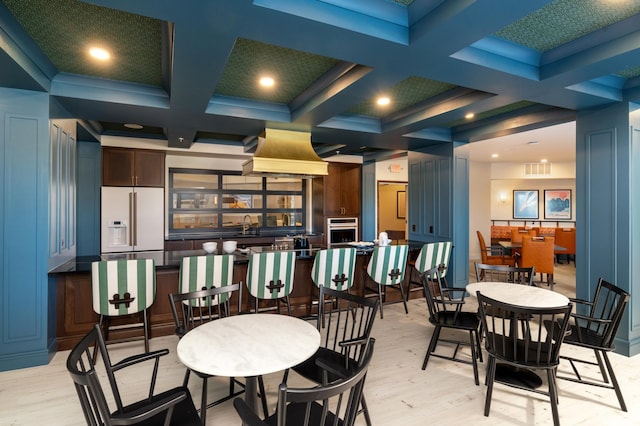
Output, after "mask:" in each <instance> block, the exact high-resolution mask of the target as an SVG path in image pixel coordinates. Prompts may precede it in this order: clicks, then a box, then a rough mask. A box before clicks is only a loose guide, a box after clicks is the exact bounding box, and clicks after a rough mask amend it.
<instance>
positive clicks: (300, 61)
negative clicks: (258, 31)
mask: <svg viewBox="0 0 640 426" xmlns="http://www.w3.org/2000/svg"><path fill="white" fill-rule="evenodd" d="M337 63H338V60H336V59H332V58H327V57H324V56H320V55H313V54H310V53H306V52H300V51H297V50H292V49H287V48H283V47H278V46H273V45H270V44H265V43H260V42H257V41H252V40H247V39H242V38H240V39H238V40H237V41H236V44H235V46H234V47H233V51H232V52H231V55H230V56H229V60H228V61H227V63H226V65H225V68H224V72H223V74H222V77H221V78H220V81H219V82H218V85H217V87H216V90H215V94H216V95H223V96H233V97H237V98H242V99H254V100H259V101H264V102H275V103H282V104H288V103H289V102H291V101H292V100H294V99H295V98H296V97H297V96H298V95H299V94H300V93H302V92H303V91H304V90H305V89H307V88H308V87H309V86H310V85H311V84H312V83H313V82H315V81H316V80H318V79H319V78H320V77H322V76H323V75H324V74H325V73H326V72H327V71H329V70H330V69H331V68H332V67H334V66H335V65H336V64H337ZM265 75H268V76H270V77H272V78H273V79H274V80H275V85H274V86H273V87H271V88H262V87H260V85H259V84H258V80H259V79H260V77H262V76H265Z"/></svg>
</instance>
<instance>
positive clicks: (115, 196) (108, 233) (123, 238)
mask: <svg viewBox="0 0 640 426" xmlns="http://www.w3.org/2000/svg"><path fill="white" fill-rule="evenodd" d="M101 202H102V207H101V218H100V223H101V232H100V241H101V252H102V253H116V252H130V251H150V250H163V249H164V188H140V187H115V186H103V187H102V194H101Z"/></svg>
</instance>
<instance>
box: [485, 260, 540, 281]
mask: <svg viewBox="0 0 640 426" xmlns="http://www.w3.org/2000/svg"><path fill="white" fill-rule="evenodd" d="M474 266H475V269H476V280H477V281H478V282H481V281H485V282H502V283H514V284H522V285H534V284H533V278H534V277H535V267H534V266H531V267H528V268H521V267H517V266H508V265H488V264H486V263H477V262H476V263H475V264H474Z"/></svg>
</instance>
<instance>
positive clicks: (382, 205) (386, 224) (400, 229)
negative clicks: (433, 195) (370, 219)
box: [376, 181, 408, 241]
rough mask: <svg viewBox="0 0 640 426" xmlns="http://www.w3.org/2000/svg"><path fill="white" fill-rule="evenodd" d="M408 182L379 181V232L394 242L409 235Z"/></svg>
mask: <svg viewBox="0 0 640 426" xmlns="http://www.w3.org/2000/svg"><path fill="white" fill-rule="evenodd" d="M407 184H408V183H407V182H389V181H378V231H377V233H376V235H378V234H380V232H387V233H388V234H389V235H388V238H389V239H391V240H394V241H397V240H405V239H406V235H407Z"/></svg>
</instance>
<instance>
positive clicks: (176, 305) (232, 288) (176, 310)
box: [169, 282, 268, 423]
mask: <svg viewBox="0 0 640 426" xmlns="http://www.w3.org/2000/svg"><path fill="white" fill-rule="evenodd" d="M234 297H235V298H236V300H237V307H236V308H235V311H236V313H240V311H241V304H242V282H240V283H236V284H231V285H225V286H222V287H211V288H207V289H204V290H197V291H190V292H187V293H177V294H173V293H172V294H169V303H170V304H171V312H172V313H173V320H174V322H175V325H176V329H175V334H176V335H177V336H178V337H180V338H182V336H184V335H185V334H187V333H188V332H189V330H192V329H194V328H195V327H197V326H200V325H202V324H204V323H207V322H209V321H214V320H216V319H218V318H224V317H227V316H229V315H231V314H232V313H233V312H232V311H233V310H234V309H232V308H231V300H232V298H234ZM190 373H191V370H190V369H189V368H187V371H186V373H185V376H184V383H183V386H187V384H188V383H189V376H190ZM194 373H195V374H196V375H197V376H198V377H200V378H201V379H202V380H203V382H202V401H201V404H200V416H201V418H202V423H206V419H207V408H210V407H214V406H216V405H218V404H221V403H223V402H225V401H228V400H229V399H232V398H235V397H236V396H238V395H240V394H242V393H243V392H244V383H242V382H240V381H238V380H237V379H236V378H234V377H231V378H230V379H229V392H228V394H227V395H225V396H223V397H222V398H219V399H217V400H215V401H213V402H211V403H209V404H207V384H208V380H207V379H208V378H209V377H211V376H209V375H208V374H203V373H200V372H198V371H195V370H194ZM258 384H259V386H260V394H261V395H262V408H263V410H264V413H265V416H266V415H267V413H268V410H267V402H266V399H265V392H264V383H263V381H262V377H260V378H259V379H258ZM235 385H238V386H239V387H240V389H239V390H236V388H235Z"/></svg>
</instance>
